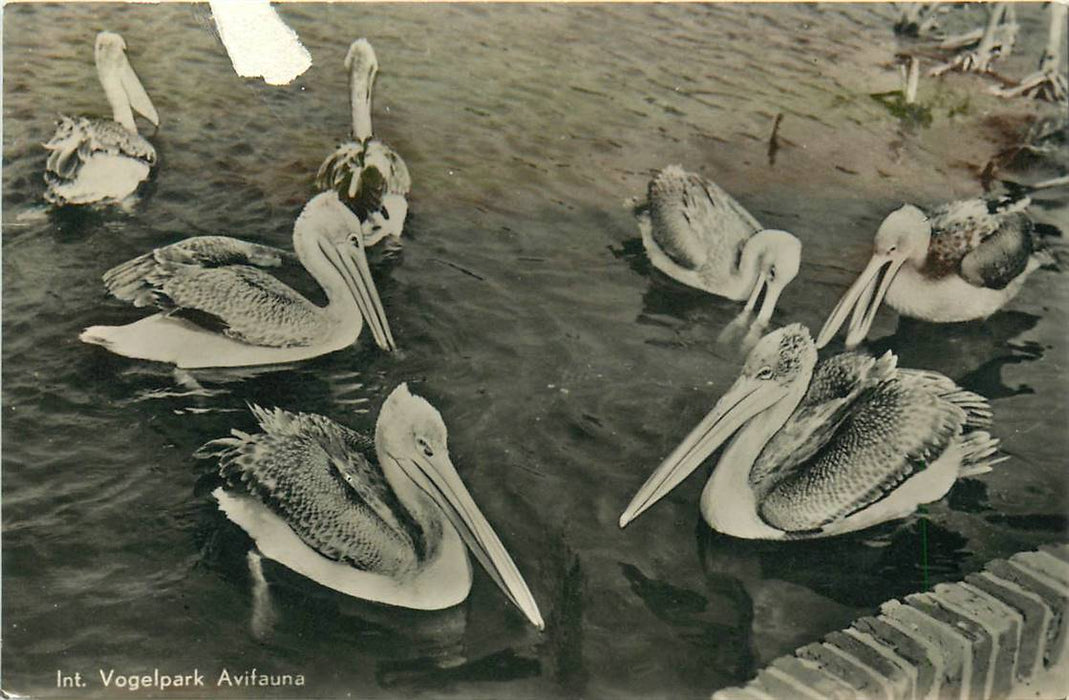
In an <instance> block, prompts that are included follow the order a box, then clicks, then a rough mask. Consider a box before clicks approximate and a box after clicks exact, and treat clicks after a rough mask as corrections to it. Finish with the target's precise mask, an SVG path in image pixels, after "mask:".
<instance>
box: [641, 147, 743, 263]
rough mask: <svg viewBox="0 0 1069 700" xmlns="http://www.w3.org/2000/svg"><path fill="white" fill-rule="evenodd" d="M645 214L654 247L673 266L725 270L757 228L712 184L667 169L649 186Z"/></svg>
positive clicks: (739, 206) (673, 168) (733, 261)
mask: <svg viewBox="0 0 1069 700" xmlns="http://www.w3.org/2000/svg"><path fill="white" fill-rule="evenodd" d="M647 197H648V214H649V217H650V226H651V229H652V237H653V239H654V241H655V242H656V243H657V244H658V245H659V246H660V247H661V249H662V250H663V252H664V253H665V255H667V256H668V257H669V258H671V259H672V261H673V262H675V263H676V264H678V265H681V266H683V267H685V268H688V269H698V268H701V267H703V266H704V265H706V264H708V263H709V262H710V261H711V260H713V261H715V260H720V261H722V262H723V263H724V265H725V266H727V267H730V266H731V265H733V264H736V263H737V260H738V256H739V254H740V252H741V246H742V245H743V243H745V242H746V240H748V239H749V238H750V236H752V235H753V234H754V233H756V232H757V231H760V230H761V225H760V224H759V223H758V222H757V220H756V219H754V218H753V216H751V215H750V214H749V212H747V211H746V210H745V209H743V208H742V206H741V205H740V204H739V203H738V202H736V201H735V200H734V198H732V197H731V195H729V194H728V193H727V192H725V191H724V190H723V189H721V188H720V187H719V186H718V185H716V183H713V182H710V181H708V180H705V179H704V178H702V177H700V176H698V175H695V174H692V173H688V172H686V171H684V170H683V168H682V167H680V166H678V165H670V166H668V167H667V168H665V169H664V170H662V171H660V172H659V173H657V175H656V176H655V177H654V178H653V180H651V181H650V184H649V189H648V193H647Z"/></svg>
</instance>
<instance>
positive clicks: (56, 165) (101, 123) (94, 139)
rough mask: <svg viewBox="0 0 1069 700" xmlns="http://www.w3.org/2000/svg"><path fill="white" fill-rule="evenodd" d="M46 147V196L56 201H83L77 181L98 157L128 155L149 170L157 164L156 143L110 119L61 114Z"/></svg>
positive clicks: (121, 156) (57, 202)
mask: <svg viewBox="0 0 1069 700" xmlns="http://www.w3.org/2000/svg"><path fill="white" fill-rule="evenodd" d="M44 147H45V150H47V151H48V160H47V161H45V175H44V177H45V182H46V183H47V184H48V190H47V191H46V192H45V199H47V200H48V201H49V202H51V203H53V204H59V205H62V204H68V203H71V204H81V203H83V202H82V201H80V196H79V195H78V194H75V193H76V192H77V190H76V189H75V181H76V180H77V179H78V176H79V175H80V174H82V172H83V169H84V167H85V166H86V164H87V163H89V162H90V161H91V160H92V159H93V158H94V157H112V158H127V159H130V160H131V161H134V162H135V163H141V164H142V165H141V168H143V169H144V170H146V171H147V170H150V169H151V168H154V167H155V166H156V149H155V148H153V146H152V144H151V143H149V142H148V140H146V139H145V138H144V137H143V136H141V135H139V134H137V133H136V132H131V131H129V130H127V129H125V128H124V127H123V126H122V125H121V124H119V123H117V122H114V121H111V120H110V119H93V118H90V117H68V116H65V115H61V116H60V118H59V122H58V124H57V126H56V133H55V134H54V135H53V136H52V138H51V139H49V140H48V142H46V143H45V144H44ZM84 196H89V195H84ZM75 200H79V201H75Z"/></svg>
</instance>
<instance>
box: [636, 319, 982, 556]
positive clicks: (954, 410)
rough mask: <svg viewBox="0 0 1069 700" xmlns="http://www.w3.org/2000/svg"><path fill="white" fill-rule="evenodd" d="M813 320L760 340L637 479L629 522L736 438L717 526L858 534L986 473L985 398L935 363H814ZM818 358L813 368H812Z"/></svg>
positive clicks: (713, 521)
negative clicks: (923, 367) (717, 395)
mask: <svg viewBox="0 0 1069 700" xmlns="http://www.w3.org/2000/svg"><path fill="white" fill-rule="evenodd" d="M816 362H817V348H816V345H815V344H814V343H813V340H812V338H811V337H810V335H809V331H808V330H807V329H806V328H805V327H803V326H801V325H799V324H791V325H789V326H785V327H783V328H780V329H778V330H776V331H773V332H772V333H769V334H768V335H766V336H765V337H763V338H762V339H761V340H760V341H759V342H758V343H757V345H756V346H755V347H754V349H753V350H752V351H751V352H750V355H749V356H748V357H747V359H746V363H745V365H744V366H743V369H742V375H741V376H740V377H739V379H738V380H737V381H736V382H735V383H734V385H732V387H731V388H730V389H728V391H727V393H725V394H724V395H723V397H721V399H720V400H719V401H718V402H717V403H716V406H715V407H714V408H713V410H712V411H711V412H710V413H709V414H708V415H707V416H706V417H705V418H704V419H703V420H702V421H701V423H699V424H698V426H697V427H696V428H695V429H694V430H693V431H692V432H691V433H690V435H688V436H687V437H686V438H685V439H684V440H683V442H682V443H681V444H680V445H679V446H678V447H676V449H675V450H673V452H672V453H671V454H670V455H669V456H668V457H667V458H666V459H665V460H664V462H662V463H661V465H660V466H659V467H658V468H657V470H656V471H655V472H654V473H653V475H652V476H651V477H650V478H649V480H647V481H646V483H645V484H643V485H642V488H640V489H639V490H638V493H637V494H636V495H635V497H634V499H632V501H631V503H630V505H628V506H627V510H625V511H624V513H623V515H621V516H620V527H624V526H626V525H627V524H628V523H630V522H631V521H632V520H634V519H635V518H636V517H637V516H638V515H639V514H640V513H642V512H643V511H645V510H646V509H647V508H649V507H650V506H651V505H653V504H654V503H656V502H657V501H658V500H659V499H660V498H662V497H663V496H664V495H665V494H666V493H668V492H669V491H670V490H672V488H674V487H675V486H676V485H677V484H679V483H680V482H681V481H682V480H683V479H685V478H686V477H687V476H688V475H689V474H690V473H691V472H693V471H694V470H695V469H697V468H698V466H699V465H701V464H702V462H704V461H705V459H706V458H707V457H709V455H711V454H712V453H713V452H714V451H715V450H716V449H717V448H718V447H720V446H721V445H722V444H724V443H725V442H727V443H728V444H727V447H726V449H725V450H724V452H723V453H722V454H721V456H720V459H719V461H718V462H717V466H716V468H715V469H714V470H713V474H712V477H711V478H710V479H709V481H708V483H707V484H706V485H705V489H704V491H702V495H701V512H702V516H703V518H704V519H705V521H706V522H707V523H708V524H709V526H710V527H712V528H713V529H714V530H717V531H719V532H722V533H724V534H727V535H731V536H734V537H741V538H749V539H769V540H782V539H801V538H814V537H827V536H830V535H838V534H842V533H846V532H853V531H855V530H861V529H864V528H867V527H871V526H873V525H876V524H878V523H882V522H885V521H888V520H894V519H897V518H902V517H905V516H907V515H909V514H910V513H912V512H913V511H914V510H916V508H917V506H918V505H920V504H922V503H929V502H931V501H935V500H938V499H940V498H942V497H943V495H945V494H946V493H947V492H948V491H949V490H950V487H951V486H952V485H953V484H954V482H955V481H956V480H957V479H958V477H959V476H972V475H974V474H981V473H984V472H986V471H989V470H990V468H991V466H992V465H993V464H995V463H997V462H998V461H1001V460H999V459H992V455H994V454H995V451H996V450H997V448H998V440H997V439H995V438H992V437H991V436H990V435H989V434H988V433H987V432H985V431H984V430H982V428H985V427H987V425H988V424H989V423H990V420H991V411H990V408H989V406H988V403H987V400H986V399H985V398H983V397H982V396H978V395H976V394H973V393H971V392H968V391H964V390H963V389H961V388H959V387H958V386H956V385H955V384H954V382H952V381H951V380H949V379H947V378H946V377H944V376H942V375H941V374H936V373H934V372H924V371H918V370H909V369H898V368H897V367H896V363H897V358H896V357H895V356H894V355H893V354H891V353H890V352H888V353H886V354H884V355H883V356H882V357H880V358H879V359H876V358H872V357H869V356H866V355H861V354H857V353H846V354H842V355H838V356H835V357H832V358H829V359H827V360H825V361H824V362H823V363H821V364H820V365H819V366H817V365H816ZM814 367H815V370H814Z"/></svg>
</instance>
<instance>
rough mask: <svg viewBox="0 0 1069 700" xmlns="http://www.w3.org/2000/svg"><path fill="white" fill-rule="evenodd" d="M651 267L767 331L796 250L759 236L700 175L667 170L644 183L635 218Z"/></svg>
mask: <svg viewBox="0 0 1069 700" xmlns="http://www.w3.org/2000/svg"><path fill="white" fill-rule="evenodd" d="M636 213H637V215H638V222H639V229H640V231H641V233H642V244H643V246H644V247H645V248H646V254H647V255H649V258H650V262H651V263H653V266H654V267H656V268H657V269H658V270H660V271H661V272H663V273H665V274H666V275H668V276H669V277H671V278H673V279H675V280H677V281H679V282H682V283H683V284H686V285H689V286H691V287H695V288H697V289H702V290H704V291H707V292H710V293H711V294H716V295H717V296H722V297H727V298H728V299H734V300H736V301H742V300H743V299H748V301H747V304H746V311H752V310H753V309H754V307H755V306H756V304H757V301H758V299H759V297H760V295H761V291H762V289H763V290H764V291H765V295H764V296H765V298H764V302H763V303H762V306H761V310H760V311H759V312H758V314H757V320H758V321H759V322H761V323H764V324H767V323H768V321H769V319H771V317H772V312H773V310H774V309H775V307H776V301H777V300H778V299H779V295H780V293H781V292H782V291H783V288H784V287H786V286H787V285H788V284H789V283H790V281H791V280H792V279H794V277H795V275H797V274H798V266H799V264H800V259H801V251H802V244H801V243H800V242H799V241H798V239H797V238H795V237H794V236H793V235H791V234H789V233H787V232H786V231H776V230H769V229H764V228H763V227H762V226H761V225H760V224H758V223H757V220H756V219H754V218H753V217H752V216H751V215H750V214H749V212H747V211H746V210H745V209H743V208H742V206H741V205H740V204H739V203H738V202H736V201H735V200H734V199H733V198H732V197H731V195H729V194H728V193H727V192H725V191H724V190H722V189H721V188H720V187H718V186H717V185H716V184H715V183H713V182H709V181H708V180H705V179H703V178H701V177H699V176H698V175H694V174H692V173H687V172H685V171H684V170H683V169H682V168H681V167H680V166H678V165H670V166H668V167H667V168H665V169H664V170H662V171H661V172H659V173H657V175H656V176H655V177H654V179H653V180H652V181H651V182H650V185H649V191H648V196H647V201H646V203H645V205H643V206H641V207H640V208H639V209H638V210H637V212H636Z"/></svg>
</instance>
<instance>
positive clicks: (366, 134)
mask: <svg viewBox="0 0 1069 700" xmlns="http://www.w3.org/2000/svg"><path fill="white" fill-rule="evenodd" d="M345 67H346V68H348V69H349V101H350V106H351V108H352V140H350V141H347V142H345V143H343V144H341V145H340V146H338V148H337V149H336V150H335V151H334V153H332V154H331V155H330V156H329V157H328V158H327V159H326V160H325V161H323V164H322V165H321V166H319V171H318V172H317V173H316V187H317V188H318V189H319V190H320V191H323V190H334V191H335V192H337V193H338V195H339V196H340V197H341V198H342V201H344V202H346V204H348V206H349V207H350V208H352V210H353V211H354V212H355V213H356V215H357V216H358V217H359V218H360V222H361V226H362V228H363V232H364V243H365V244H366V245H369V246H371V245H374V244H376V243H378V242H379V241H380V240H382V239H383V238H385V237H386V236H392V237H393V238H394V239H395V240H398V239H400V237H401V231H402V230H403V229H404V225H405V218H406V216H407V215H408V191H409V190H410V189H411V188H412V179H411V177H409V174H408V167H407V166H406V165H405V162H404V160H402V159H401V156H399V155H398V154H397V153H396V152H395V151H394V150H393V149H392V148H390V147H389V146H387V145H386V144H385V143H383V142H382V141H381V140H379V139H378V138H376V137H375V136H374V135H373V132H372V128H371V91H372V88H373V87H374V85H375V76H376V75H377V74H378V71H379V62H378V59H377V58H376V57H375V51H374V49H372V48H371V43H370V42H368V40H367V39H357V40H356V41H354V42H353V43H352V45H350V46H349V52H348V53H347V54H346V56H345Z"/></svg>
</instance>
